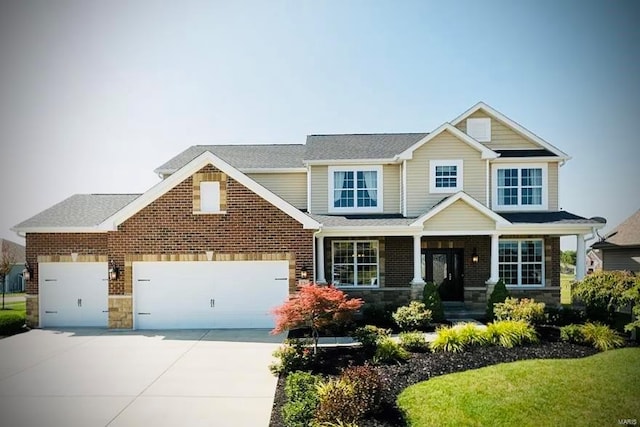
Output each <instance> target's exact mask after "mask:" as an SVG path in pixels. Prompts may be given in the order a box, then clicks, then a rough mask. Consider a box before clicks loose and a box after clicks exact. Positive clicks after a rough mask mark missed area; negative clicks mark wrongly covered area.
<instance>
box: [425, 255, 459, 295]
mask: <svg viewBox="0 0 640 427" xmlns="http://www.w3.org/2000/svg"><path fill="white" fill-rule="evenodd" d="M422 260H423V262H424V266H425V271H424V274H425V276H424V277H425V280H426V281H427V282H434V283H435V284H436V286H437V287H438V290H439V291H440V298H442V300H443V301H463V299H464V293H463V280H464V263H463V260H464V251H463V250H462V249H424V250H423V251H422Z"/></svg>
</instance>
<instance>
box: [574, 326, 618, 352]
mask: <svg viewBox="0 0 640 427" xmlns="http://www.w3.org/2000/svg"><path fill="white" fill-rule="evenodd" d="M581 332H582V336H583V338H584V342H585V343H587V344H591V345H592V346H594V347H595V348H596V349H598V350H600V351H607V350H612V349H614V348H616V347H621V346H622V345H623V344H624V339H623V338H622V337H621V336H620V335H618V333H617V332H616V331H614V330H613V329H611V328H610V327H608V326H607V325H603V324H601V323H585V324H584V325H583V326H582V328H581Z"/></svg>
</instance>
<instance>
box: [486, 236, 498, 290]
mask: <svg viewBox="0 0 640 427" xmlns="http://www.w3.org/2000/svg"><path fill="white" fill-rule="evenodd" d="M499 243H500V235H499V234H492V235H491V277H489V280H487V281H486V283H487V285H495V284H496V283H498V280H500V272H499V269H498V252H500V245H499Z"/></svg>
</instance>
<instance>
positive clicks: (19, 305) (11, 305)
mask: <svg viewBox="0 0 640 427" xmlns="http://www.w3.org/2000/svg"><path fill="white" fill-rule="evenodd" d="M0 298H1V297H0ZM1 307H2V299H0V317H2V314H3V313H18V314H23V315H24V314H26V312H27V303H26V302H24V301H18V302H5V303H4V310H2V309H1Z"/></svg>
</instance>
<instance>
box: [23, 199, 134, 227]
mask: <svg viewBox="0 0 640 427" xmlns="http://www.w3.org/2000/svg"><path fill="white" fill-rule="evenodd" d="M139 196H140V194H75V195H73V196H71V197H69V198H67V199H65V200H63V201H61V202H60V203H57V204H55V205H53V206H52V207H50V208H49V209H46V210H44V211H42V212H40V213H39V214H37V215H35V216H32V217H31V218H29V219H27V220H25V221H23V222H21V223H20V224H18V225H15V226H13V227H12V228H11V229H12V230H13V231H16V232H22V233H27V232H34V231H40V232H45V231H66V232H73V231H91V230H90V229H91V228H95V227H97V226H98V225H99V224H101V223H102V222H103V221H104V220H105V219H106V218H108V217H110V216H111V215H113V214H114V213H116V212H117V211H119V210H120V209H122V208H123V207H124V206H126V205H128V204H129V203H131V202H132V201H133V200H135V199H136V198H138V197H139ZM95 231H100V230H95Z"/></svg>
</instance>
